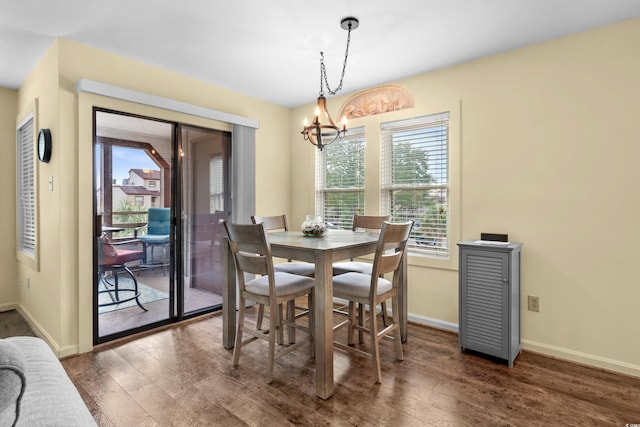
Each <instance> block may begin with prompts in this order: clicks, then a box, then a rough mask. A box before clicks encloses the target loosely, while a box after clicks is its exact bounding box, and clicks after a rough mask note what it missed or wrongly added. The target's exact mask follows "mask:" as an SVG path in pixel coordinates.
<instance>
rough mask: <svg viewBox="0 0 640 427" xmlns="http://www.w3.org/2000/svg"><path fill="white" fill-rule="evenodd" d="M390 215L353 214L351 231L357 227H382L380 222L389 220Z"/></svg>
mask: <svg viewBox="0 0 640 427" xmlns="http://www.w3.org/2000/svg"><path fill="white" fill-rule="evenodd" d="M390 218H391V215H380V216H372V215H357V214H356V215H354V216H353V224H352V226H351V229H352V230H353V231H357V230H358V229H364V230H380V229H382V224H383V223H384V222H385V221H389V219H390Z"/></svg>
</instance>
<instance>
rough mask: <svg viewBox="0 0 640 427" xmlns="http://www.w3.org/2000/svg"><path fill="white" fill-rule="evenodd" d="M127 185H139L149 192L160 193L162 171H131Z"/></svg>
mask: <svg viewBox="0 0 640 427" xmlns="http://www.w3.org/2000/svg"><path fill="white" fill-rule="evenodd" d="M125 181H126V183H125V182H123V184H125V185H138V186H142V187H144V188H147V189H149V190H153V191H158V192H159V191H160V171H159V170H149V169H129V178H128V179H127V180H125Z"/></svg>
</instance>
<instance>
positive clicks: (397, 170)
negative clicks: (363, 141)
mask: <svg viewBox="0 0 640 427" xmlns="http://www.w3.org/2000/svg"><path fill="white" fill-rule="evenodd" d="M381 131H382V210H383V212H385V213H389V214H391V218H392V220H393V221H407V220H413V221H415V225H414V227H413V230H412V232H411V236H410V238H409V242H408V247H409V249H410V250H411V251H413V252H419V253H421V254H424V255H427V256H431V257H435V258H448V257H449V251H450V243H449V231H448V230H449V170H448V157H449V156H448V153H449V150H448V148H449V147H448V145H449V113H448V112H446V113H440V114H433V115H429V116H424V117H418V118H413V119H408V120H401V121H396V122H389V123H383V124H382V125H381Z"/></svg>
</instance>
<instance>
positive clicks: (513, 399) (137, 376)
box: [63, 310, 640, 426]
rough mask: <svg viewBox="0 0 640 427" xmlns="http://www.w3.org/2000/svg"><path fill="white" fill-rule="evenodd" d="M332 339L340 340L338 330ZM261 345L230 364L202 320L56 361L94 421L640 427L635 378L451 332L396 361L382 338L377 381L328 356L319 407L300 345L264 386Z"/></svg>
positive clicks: (214, 325)
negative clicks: (489, 353) (330, 387)
mask: <svg viewBox="0 0 640 427" xmlns="http://www.w3.org/2000/svg"><path fill="white" fill-rule="evenodd" d="M248 312H249V314H248V316H255V312H252V310H248ZM336 338H337V339H342V340H344V338H345V337H344V332H343V331H340V332H339V333H338V334H336ZM362 345H363V346H364V347H365V348H366V347H367V343H364V344H362ZM266 349H267V346H266V343H264V342H256V343H252V344H250V345H248V346H247V347H245V348H243V351H242V356H241V357H240V365H239V367H238V368H237V369H232V367H231V355H232V352H231V351H230V350H226V349H224V348H223V347H222V318H221V316H219V315H209V316H207V317H205V318H203V319H200V320H192V321H188V322H185V323H183V324H180V325H176V326H173V327H170V328H165V329H163V330H160V331H158V332H156V333H152V334H146V335H143V336H139V337H136V338H132V339H128V340H122V341H119V342H114V343H110V344H106V345H103V346H100V347H99V348H97V349H96V350H94V352H93V353H88V354H84V355H80V356H76V357H71V358H68V359H66V360H63V365H64V366H65V369H66V370H67V372H68V374H69V376H70V377H71V379H72V381H73V382H74V383H75V384H76V386H77V387H78V390H79V391H80V394H81V396H82V397H83V399H84V400H85V402H86V403H87V406H88V407H89V410H90V411H91V413H92V414H93V415H94V417H95V419H96V421H97V422H98V424H99V425H101V426H158V425H159V426H200V425H201V426H211V425H221V426H265V425H273V426H286V425H305V426H306V425H310V426H316V425H332V426H369V425H371V426H374V425H393V426H478V425H492V426H493V425H514V426H524V425H526V426H537V425H540V426H542V425H576V426H577V425H581V426H583V425H597V426H607V425H611V426H614V425H617V426H620V425H625V424H626V423H640V378H635V377H631V376H627V375H622V374H617V373H613V372H609V371H605V370H601V369H596V368H592V367H587V366H582V365H579V364H574V363H569V362H566V361H562V360H558V359H553V358H549V357H545V356H542V355H539V354H535V353H530V352H523V353H522V354H521V355H520V356H519V357H518V358H517V359H516V363H515V366H514V367H513V368H511V369H510V368H508V367H507V366H506V364H504V363H497V362H496V361H495V360H493V359H491V358H488V357H484V356H482V355H479V354H474V353H473V352H466V353H460V350H459V347H458V337H457V335H455V334H452V333H449V332H446V331H441V330H437V329H432V328H428V327H424V326H420V325H415V324H410V325H409V340H408V342H407V343H405V344H404V361H402V362H399V361H397V360H395V353H394V351H393V343H392V342H387V341H383V342H382V343H381V364H382V384H375V383H374V382H373V372H372V367H371V362H370V361H369V360H368V359H366V358H362V357H358V356H355V355H352V354H348V353H345V352H342V351H340V350H336V351H335V354H334V366H335V374H334V378H335V383H336V387H335V394H334V396H333V397H332V398H330V399H328V400H326V401H325V400H322V399H319V398H317V397H316V396H315V384H314V369H315V368H314V363H313V359H312V358H310V357H309V352H308V349H307V348H306V347H303V348H301V349H300V350H299V351H296V352H293V353H290V354H288V355H285V356H284V357H282V358H281V359H279V360H277V362H276V369H275V378H274V381H273V383H272V384H266V382H265V379H264V374H265V370H266V360H265V358H266ZM498 362H499V361H498Z"/></svg>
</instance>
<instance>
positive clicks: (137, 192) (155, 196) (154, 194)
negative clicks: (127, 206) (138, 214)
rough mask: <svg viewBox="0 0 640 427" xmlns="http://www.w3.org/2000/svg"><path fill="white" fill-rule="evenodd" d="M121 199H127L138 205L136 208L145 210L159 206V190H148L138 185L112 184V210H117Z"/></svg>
mask: <svg viewBox="0 0 640 427" xmlns="http://www.w3.org/2000/svg"><path fill="white" fill-rule="evenodd" d="M122 200H128V201H130V202H132V203H135V205H136V206H138V207H139V209H138V210H140V211H146V210H148V209H149V208H154V207H157V206H160V204H159V201H160V190H148V189H147V188H145V187H142V186H140V185H114V186H113V210H114V211H117V210H118V206H121V203H122Z"/></svg>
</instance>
